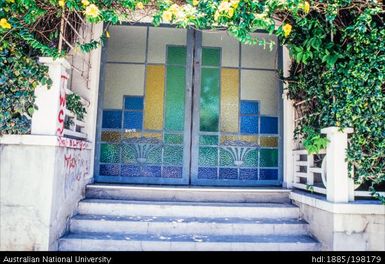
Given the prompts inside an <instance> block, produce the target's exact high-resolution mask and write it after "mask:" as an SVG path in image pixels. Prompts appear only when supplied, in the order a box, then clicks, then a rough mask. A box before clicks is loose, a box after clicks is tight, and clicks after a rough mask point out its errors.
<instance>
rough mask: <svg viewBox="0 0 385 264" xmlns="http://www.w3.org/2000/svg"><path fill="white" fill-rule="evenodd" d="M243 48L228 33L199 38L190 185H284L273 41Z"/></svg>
mask: <svg viewBox="0 0 385 264" xmlns="http://www.w3.org/2000/svg"><path fill="white" fill-rule="evenodd" d="M255 35H256V36H258V37H260V38H264V39H266V40H267V41H268V42H273V43H275V44H274V46H273V48H272V50H270V48H269V47H266V48H263V47H261V46H248V45H241V44H239V43H238V42H237V41H236V40H235V39H234V38H232V37H230V36H228V35H227V34H226V33H225V32H219V33H218V32H203V33H198V35H197V38H196V42H197V45H196V47H197V48H196V49H195V58H194V60H195V63H194V65H195V69H194V72H199V75H195V76H194V87H199V89H194V103H193V113H194V116H193V128H192V155H191V182H192V184H193V185H214V186H261V185H280V184H281V178H282V176H281V164H282V161H281V160H282V157H281V148H280V145H281V144H280V142H281V137H280V134H281V125H280V116H281V108H280V107H281V106H280V99H281V98H280V90H281V89H280V88H281V87H280V83H279V81H278V76H277V68H278V61H279V59H278V57H279V56H278V55H279V50H278V44H277V39H276V38H275V37H270V36H268V35H267V34H262V33H259V34H255Z"/></svg>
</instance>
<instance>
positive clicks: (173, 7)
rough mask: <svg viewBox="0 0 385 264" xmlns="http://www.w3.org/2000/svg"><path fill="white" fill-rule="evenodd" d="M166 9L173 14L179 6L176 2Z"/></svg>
mask: <svg viewBox="0 0 385 264" xmlns="http://www.w3.org/2000/svg"><path fill="white" fill-rule="evenodd" d="M168 11H170V12H171V14H173V15H174V16H175V15H176V14H177V13H178V11H179V6H178V5H177V4H173V5H172V6H170V8H169V9H168Z"/></svg>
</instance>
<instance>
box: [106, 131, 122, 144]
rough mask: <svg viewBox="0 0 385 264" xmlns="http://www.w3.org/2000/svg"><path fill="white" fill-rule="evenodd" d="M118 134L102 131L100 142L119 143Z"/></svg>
mask: <svg viewBox="0 0 385 264" xmlns="http://www.w3.org/2000/svg"><path fill="white" fill-rule="evenodd" d="M120 135H121V133H120V132H112V131H103V132H102V141H105V142H119V141H120Z"/></svg>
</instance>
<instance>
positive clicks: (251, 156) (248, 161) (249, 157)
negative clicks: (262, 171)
mask: <svg viewBox="0 0 385 264" xmlns="http://www.w3.org/2000/svg"><path fill="white" fill-rule="evenodd" d="M244 166H247V167H257V166H258V152H257V150H256V149H254V150H251V151H250V152H249V153H247V154H246V156H245V160H244Z"/></svg>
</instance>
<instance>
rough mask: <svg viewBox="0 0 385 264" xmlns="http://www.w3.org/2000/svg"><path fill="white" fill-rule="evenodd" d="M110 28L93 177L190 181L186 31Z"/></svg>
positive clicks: (145, 181) (119, 180) (188, 33)
mask: <svg viewBox="0 0 385 264" xmlns="http://www.w3.org/2000/svg"><path fill="white" fill-rule="evenodd" d="M110 35H111V38H110V39H109V41H108V44H107V48H106V49H105V52H106V54H105V55H104V57H105V62H104V74H103V76H104V80H102V83H103V87H104V89H103V90H104V91H103V100H102V106H101V107H100V108H101V109H100V110H99V115H100V116H101V117H100V121H99V122H100V123H99V126H100V127H101V129H100V133H99V135H98V136H99V140H98V141H97V151H98V152H97V153H96V155H95V159H96V166H95V172H96V176H95V178H96V181H98V182H116V183H139V184H140V183H141V184H189V182H190V178H189V175H190V170H189V168H190V167H189V163H190V138H191V135H190V131H191V128H190V124H191V121H189V120H190V116H191V113H190V109H191V105H190V103H191V98H190V97H191V95H190V93H191V92H189V91H191V87H190V86H189V80H191V76H190V75H191V71H192V67H191V66H188V65H189V61H191V58H190V59H189V58H188V57H189V56H188V49H192V47H191V45H190V46H189V44H188V42H191V41H190V40H189V39H190V38H191V31H187V30H184V29H176V28H153V27H146V26H113V27H111V28H110ZM190 54H191V53H190ZM190 57H191V56H190ZM190 64H191V63H190ZM190 82H191V81H190Z"/></svg>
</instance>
